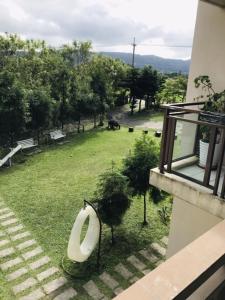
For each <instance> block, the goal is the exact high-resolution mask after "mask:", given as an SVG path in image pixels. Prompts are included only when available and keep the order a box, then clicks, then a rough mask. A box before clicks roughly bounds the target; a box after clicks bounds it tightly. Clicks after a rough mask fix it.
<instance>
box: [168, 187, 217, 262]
mask: <svg viewBox="0 0 225 300" xmlns="http://www.w3.org/2000/svg"><path fill="white" fill-rule="evenodd" d="M196 197H197V193H196ZM220 221H222V218H219V217H217V216H214V215H212V214H210V213H209V212H207V211H205V210H203V209H201V208H199V207H197V206H195V205H193V204H191V203H189V202H187V201H185V200H183V199H181V198H178V197H174V199H173V210H172V216H171V223H170V233H169V244H168V248H167V253H166V257H167V258H169V257H171V256H172V255H174V254H175V253H176V252H178V251H179V250H181V249H182V248H184V247H185V246H186V245H188V244H189V243H191V242H192V241H193V240H195V239H196V238H198V237H199V236H200V235H202V234H203V233H205V232H206V231H208V230H209V229H211V228H212V227H214V226H215V225H216V224H217V223H219V222H220Z"/></svg>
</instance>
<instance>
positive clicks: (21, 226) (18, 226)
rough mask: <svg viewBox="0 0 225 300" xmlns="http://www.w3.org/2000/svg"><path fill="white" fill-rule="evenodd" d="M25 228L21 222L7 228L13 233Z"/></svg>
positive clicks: (9, 232)
mask: <svg viewBox="0 0 225 300" xmlns="http://www.w3.org/2000/svg"><path fill="white" fill-rule="evenodd" d="M23 228H24V227H23V225H22V224H20V225H17V226H14V227H10V228H7V229H6V231H7V232H8V234H11V233H15V232H17V231H20V230H22V229H23Z"/></svg>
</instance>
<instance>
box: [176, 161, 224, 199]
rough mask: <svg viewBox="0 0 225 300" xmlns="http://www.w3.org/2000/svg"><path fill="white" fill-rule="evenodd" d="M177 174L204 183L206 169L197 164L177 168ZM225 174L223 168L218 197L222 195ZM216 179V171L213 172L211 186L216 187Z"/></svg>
mask: <svg viewBox="0 0 225 300" xmlns="http://www.w3.org/2000/svg"><path fill="white" fill-rule="evenodd" d="M176 172H178V173H180V174H183V175H186V176H188V177H190V180H191V178H194V179H196V180H199V181H201V182H203V179H204V174H205V169H204V168H201V167H199V166H198V165H197V163H195V164H193V165H191V166H184V167H180V168H177V169H176ZM224 174H225V167H223V168H222V171H221V175H220V182H219V188H218V195H220V192H221V189H222V185H223V178H224ZM215 179H216V170H212V171H211V176H210V182H209V184H210V185H212V186H214V183H215Z"/></svg>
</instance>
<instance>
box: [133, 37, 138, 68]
mask: <svg viewBox="0 0 225 300" xmlns="http://www.w3.org/2000/svg"><path fill="white" fill-rule="evenodd" d="M132 46H133V56H132V67H133V68H134V55H135V47H136V46H137V44H135V37H134V41H133V44H132Z"/></svg>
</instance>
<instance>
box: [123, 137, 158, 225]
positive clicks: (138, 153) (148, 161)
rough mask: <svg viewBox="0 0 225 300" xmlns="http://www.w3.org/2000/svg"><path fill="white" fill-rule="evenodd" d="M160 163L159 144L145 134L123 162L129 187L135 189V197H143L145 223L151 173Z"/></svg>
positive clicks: (145, 221) (144, 223)
mask: <svg viewBox="0 0 225 300" xmlns="http://www.w3.org/2000/svg"><path fill="white" fill-rule="evenodd" d="M158 161H159V144H158V142H157V141H156V140H155V139H154V138H152V137H149V136H146V135H145V134H143V136H142V138H140V139H138V140H137V141H136V143H135V146H134V151H133V153H131V154H130V155H128V156H127V157H126V158H125V159H124V161H123V170H122V174H123V175H125V176H127V177H128V178H129V185H130V187H131V188H132V189H133V195H137V196H143V200H144V221H143V225H147V224H148V223H147V220H146V195H147V192H148V191H149V188H150V185H149V171H150V169H152V168H154V167H155V166H157V164H158Z"/></svg>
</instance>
